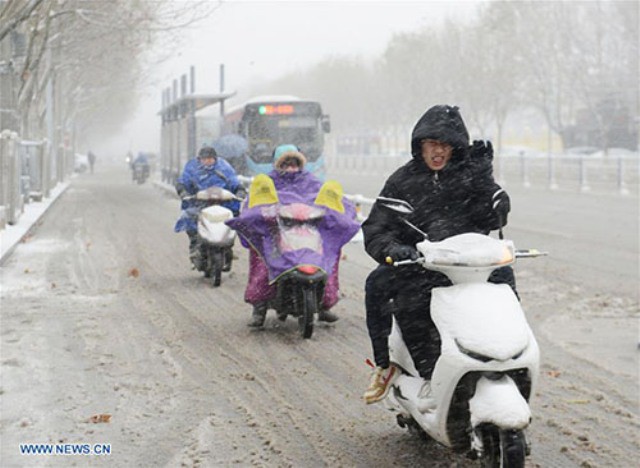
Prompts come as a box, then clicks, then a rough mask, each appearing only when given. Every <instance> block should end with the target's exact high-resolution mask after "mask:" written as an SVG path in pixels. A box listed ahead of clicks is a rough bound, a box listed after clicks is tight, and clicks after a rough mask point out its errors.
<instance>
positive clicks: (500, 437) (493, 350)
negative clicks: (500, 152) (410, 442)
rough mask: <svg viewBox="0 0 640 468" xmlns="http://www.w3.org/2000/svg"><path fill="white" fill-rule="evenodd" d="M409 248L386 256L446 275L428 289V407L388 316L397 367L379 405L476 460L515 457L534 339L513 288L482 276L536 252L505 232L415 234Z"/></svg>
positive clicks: (402, 205) (518, 458)
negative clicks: (408, 254) (431, 344)
mask: <svg viewBox="0 0 640 468" xmlns="http://www.w3.org/2000/svg"><path fill="white" fill-rule="evenodd" d="M378 203H379V204H382V205H383V206H385V207H386V208H388V209H391V210H393V211H394V212H396V213H398V214H399V215H400V216H401V215H402V213H404V214H408V213H410V212H411V211H412V208H411V206H410V205H409V204H408V203H406V202H405V201H403V200H392V199H380V198H379V199H378ZM403 220H404V222H405V223H406V224H408V225H409V226H411V227H412V228H413V229H416V230H417V228H415V226H413V225H411V223H409V222H408V221H407V220H406V219H403ZM422 234H423V235H424V233H422ZM416 248H417V250H418V252H419V253H420V254H421V257H420V258H419V259H418V260H415V261H414V260H406V261H400V262H396V263H394V265H396V266H400V267H401V266H402V265H406V264H410V263H420V264H422V266H424V268H427V269H429V270H434V271H439V272H441V273H444V274H445V275H447V276H448V277H449V279H450V280H451V282H452V283H453V285H452V286H449V287H440V288H434V289H433V290H432V299H431V317H432V319H433V322H434V323H435V325H436V327H437V328H438V331H439V333H440V338H441V343H442V345H441V354H440V357H439V358H438V360H437V362H436V364H435V368H434V371H433V375H432V380H431V381H430V392H429V393H430V394H429V397H428V400H429V401H428V405H427V406H430V407H427V408H425V399H424V395H421V390H422V389H423V388H424V386H425V383H426V381H425V380H424V379H422V378H421V377H420V376H419V374H418V372H417V371H416V368H415V366H414V364H413V360H412V359H411V356H410V355H409V351H408V349H407V347H406V345H405V343H404V341H403V340H402V334H401V332H400V330H399V327H398V325H397V324H396V323H395V320H394V325H393V329H392V333H391V336H390V339H389V348H390V349H389V351H390V358H391V361H392V362H393V363H394V364H396V365H397V366H398V367H400V369H401V371H402V372H400V375H398V377H397V378H395V379H394V383H393V384H392V388H391V391H390V392H389V394H388V396H387V397H386V399H385V404H386V407H387V408H388V409H389V410H391V411H393V412H395V413H396V414H397V422H398V424H399V425H400V426H401V427H408V428H409V429H410V430H412V431H417V432H422V431H424V432H425V433H426V434H428V435H429V436H430V437H431V438H433V439H435V440H436V441H438V442H440V443H441V444H443V445H445V446H447V447H450V448H452V449H453V450H454V451H455V452H458V453H465V454H467V455H468V456H469V457H470V458H473V459H479V460H481V461H482V462H483V465H484V466H488V467H509V468H512V467H524V463H525V458H526V456H527V455H528V454H529V451H530V447H529V444H528V443H527V441H526V438H525V429H526V428H527V427H528V426H529V424H530V422H531V410H530V407H529V399H530V398H531V396H532V394H533V392H534V388H535V385H536V380H537V376H538V372H539V359H540V356H539V349H538V344H537V342H536V339H535V337H534V335H533V333H532V331H531V328H530V327H529V325H528V323H527V320H526V317H525V315H524V312H523V310H522V308H521V307H520V302H519V301H518V298H517V297H516V295H515V293H514V292H513V290H512V289H511V288H510V287H509V286H508V285H507V284H493V283H489V282H487V279H488V277H489V275H490V274H491V272H492V271H493V270H495V269H497V268H500V267H504V266H506V265H510V264H512V263H513V262H514V261H515V258H516V257H535V256H539V255H545V254H544V253H541V252H538V251H535V250H528V251H518V250H515V248H514V245H513V242H511V241H508V240H502V239H495V238H492V237H489V236H485V235H482V234H472V233H469V234H461V235H458V236H453V237H451V238H448V239H445V240H443V241H441V242H430V241H428V240H426V235H425V240H424V241H422V242H420V243H418V244H417V245H416ZM427 385H429V384H427Z"/></svg>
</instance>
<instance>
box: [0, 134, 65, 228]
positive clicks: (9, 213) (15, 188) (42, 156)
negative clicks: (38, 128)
mask: <svg viewBox="0 0 640 468" xmlns="http://www.w3.org/2000/svg"><path fill="white" fill-rule="evenodd" d="M72 171H73V153H72V152H70V151H67V150H65V149H64V148H62V147H61V148H58V151H56V152H55V154H54V153H53V152H52V151H50V146H49V143H48V141H47V140H46V139H42V140H38V141H30V140H22V139H21V138H20V136H19V135H18V134H17V133H16V132H13V131H10V130H3V131H2V132H0V229H4V228H5V226H6V224H10V225H11V224H16V223H17V222H18V220H19V218H20V215H21V214H22V212H23V211H24V206H25V204H27V203H30V202H32V201H40V200H42V199H43V198H48V197H49V195H50V192H51V189H52V188H54V187H55V186H56V185H57V184H58V183H59V182H63V181H64V179H65V177H67V176H68V175H69V174H70V173H71V172H72Z"/></svg>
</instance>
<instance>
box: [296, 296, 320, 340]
mask: <svg viewBox="0 0 640 468" xmlns="http://www.w3.org/2000/svg"><path fill="white" fill-rule="evenodd" d="M317 312H318V301H317V300H316V291H315V290H314V289H307V288H304V289H302V314H301V315H300V317H298V328H299V329H300V334H302V337H303V338H311V335H313V319H314V316H315V314H316V313H317Z"/></svg>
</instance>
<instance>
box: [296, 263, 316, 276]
mask: <svg viewBox="0 0 640 468" xmlns="http://www.w3.org/2000/svg"><path fill="white" fill-rule="evenodd" d="M296 269H297V270H298V271H299V272H300V273H304V274H305V275H313V274H315V273H316V272H317V271H318V270H319V269H320V268H318V267H316V266H313V265H301V266H299V267H298V268H296Z"/></svg>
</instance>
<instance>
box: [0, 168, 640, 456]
mask: <svg viewBox="0 0 640 468" xmlns="http://www.w3.org/2000/svg"><path fill="white" fill-rule="evenodd" d="M103 171H104V172H102V173H96V174H94V175H93V176H91V175H86V176H84V177H81V178H77V179H74V180H73V181H72V183H71V187H70V188H69V189H68V190H67V191H66V193H64V194H63V195H62V197H61V198H60V200H59V201H58V202H57V203H56V205H55V206H53V207H52V208H51V210H50V212H48V213H47V214H46V216H45V217H44V218H43V221H42V224H41V225H40V226H39V228H38V229H37V230H36V231H35V232H34V233H33V235H32V237H30V238H29V239H28V241H27V242H26V243H24V244H21V245H20V246H18V248H17V249H16V250H15V252H14V253H13V255H12V256H11V258H10V259H9V260H8V261H7V262H6V263H5V265H4V266H3V267H2V268H0V284H1V285H2V293H1V294H2V296H1V300H2V302H1V306H2V309H1V312H0V313H1V315H0V318H1V321H0V351H1V366H2V367H1V372H2V382H1V384H0V385H1V388H0V400H1V402H2V403H1V404H2V407H1V410H2V412H1V416H0V438H1V442H2V444H1V449H0V450H1V452H0V465H1V466H3V467H4V466H36V465H37V466H62V465H65V466H69V465H74V466H100V465H109V466H122V467H129V466H158V465H161V466H162V465H164V466H220V465H223V466H226V465H232V464H238V465H239V466H246V465H257V466H305V467H306V466H381V467H382V466H391V465H395V466H419V465H424V466H452V465H456V466H467V465H469V466H472V464H471V462H469V461H467V460H466V459H465V458H463V457H460V456H454V455H451V454H450V453H448V452H447V451H446V450H445V449H443V448H441V447H439V446H438V445H436V444H434V443H425V442H424V441H421V440H419V439H418V438H416V437H414V436H412V435H410V434H408V433H406V432H405V431H404V430H402V429H400V428H399V427H397V426H396V424H395V418H394V417H393V415H391V414H390V413H388V412H386V411H385V410H384V409H383V408H382V407H367V406H366V405H364V404H363V403H362V402H361V400H360V396H361V393H362V391H363V390H364V388H365V386H366V384H367V380H368V371H369V369H368V367H367V366H365V364H364V360H365V358H367V357H369V355H370V349H369V341H368V338H367V334H366V327H365V324H364V310H363V284H364V278H365V277H366V275H367V273H368V272H369V271H370V270H371V268H372V267H373V261H372V260H371V259H369V258H368V257H367V256H366V254H365V253H364V252H363V250H362V246H361V245H359V244H351V245H349V246H348V247H347V248H346V249H345V253H346V259H345V260H344V261H343V263H342V265H341V283H342V288H341V289H342V293H343V299H342V300H341V302H340V303H339V305H338V306H337V307H336V311H337V312H338V313H339V314H340V316H341V317H342V319H341V320H340V321H339V322H337V323H336V324H332V325H318V326H317V327H316V330H315V332H314V335H313V337H312V339H310V340H302V339H300V338H299V336H298V334H297V331H296V324H295V323H294V321H293V320H289V321H288V322H286V323H285V324H284V325H282V324H280V322H278V321H277V320H276V319H275V317H274V316H272V315H269V316H268V319H267V326H266V329H265V330H264V331H258V332H256V331H251V330H250V329H248V328H247V327H246V326H245V323H246V321H247V319H248V317H249V314H250V308H249V306H248V305H246V304H245V303H244V302H243V291H244V283H245V280H246V270H247V255H246V252H245V251H244V250H243V249H241V248H240V247H236V249H235V251H236V253H237V255H238V257H239V259H238V260H237V261H236V262H235V264H234V269H233V272H232V273H231V274H226V275H225V276H223V284H222V286H221V287H220V288H217V289H213V288H211V287H210V286H209V285H208V284H207V283H206V282H205V281H204V279H203V278H202V277H201V276H200V275H199V274H197V273H195V272H193V271H191V270H190V268H189V263H188V259H187V255H186V253H187V240H186V236H185V235H184V234H180V235H178V234H174V233H173V231H172V228H173V223H174V221H175V218H176V217H177V214H178V201H177V200H176V199H175V198H173V197H170V196H167V195H166V194H164V193H163V192H161V191H159V190H158V189H155V188H153V187H152V186H151V184H145V185H143V186H137V185H133V184H131V183H130V180H129V178H128V173H127V172H126V170H125V169H124V168H122V169H120V168H111V169H107V168H103ZM343 182H344V183H345V185H346V188H347V190H346V191H347V192H351V193H354V192H360V193H363V194H365V195H369V196H371V195H375V193H376V192H377V191H378V189H379V187H380V180H364V179H362V178H361V179H359V180H344V181H343ZM512 197H513V202H514V203H513V205H514V213H513V215H512V218H511V225H512V226H513V227H512V228H511V229H510V230H509V231H507V235H511V236H512V237H513V238H514V239H515V241H516V244H517V245H518V246H520V247H537V248H539V249H541V250H548V251H550V252H551V253H552V256H551V257H549V258H542V259H537V260H523V261H521V262H520V263H519V264H518V266H517V277H518V287H519V291H520V294H521V296H522V302H523V306H524V307H525V310H526V311H527V312H528V316H529V318H530V320H531V322H532V325H533V327H534V329H535V330H536V333H537V335H538V338H539V341H540V347H541V350H542V373H541V379H540V387H539V389H538V392H537V394H536V397H535V400H534V401H533V413H534V423H533V426H532V430H531V439H532V445H533V449H532V456H531V457H530V462H529V463H530V466H631V465H632V464H634V463H635V462H634V460H637V454H638V451H639V446H638V440H637V437H636V434H637V429H638V425H639V421H640V418H639V414H638V350H637V343H638V336H637V324H638V318H639V314H638V297H637V282H638V277H637V272H638V270H637V265H638V264H637V261H638V260H637V259H638V246H637V239H638V231H637V229H638V227H637V198H635V199H633V198H631V197H628V198H625V197H613V196H612V197H597V196H592V195H573V194H569V193H553V194H552V193H547V192H540V193H537V192H531V191H529V192H518V191H512ZM576 223H577V224H576ZM580 223H582V224H580ZM633 262H635V264H634V263H633ZM103 414H104V415H109V416H110V418H108V417H106V416H105V417H103V418H102V420H103V421H104V420H107V419H108V422H95V421H100V420H101V419H100V418H99V417H96V418H93V419H92V417H94V416H99V415H103ZM21 443H52V444H73V443H80V444H82V443H88V444H95V443H100V444H103V443H104V444H111V448H112V453H111V455H100V456H99V455H90V456H87V455H83V456H70V455H67V456H60V455H58V456H55V455H21V454H20V444H21Z"/></svg>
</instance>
